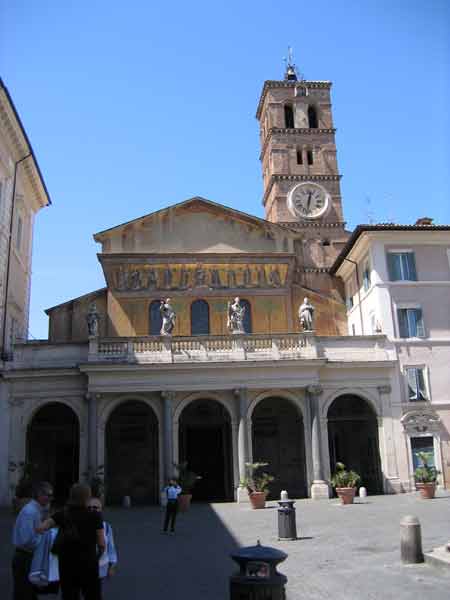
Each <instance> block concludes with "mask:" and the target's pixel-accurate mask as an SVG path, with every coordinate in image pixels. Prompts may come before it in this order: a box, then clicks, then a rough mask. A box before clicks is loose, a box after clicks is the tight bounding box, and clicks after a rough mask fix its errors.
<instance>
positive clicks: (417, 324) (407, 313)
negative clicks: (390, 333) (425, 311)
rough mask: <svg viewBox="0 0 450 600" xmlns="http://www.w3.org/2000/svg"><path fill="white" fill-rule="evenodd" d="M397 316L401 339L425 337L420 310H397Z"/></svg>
mask: <svg viewBox="0 0 450 600" xmlns="http://www.w3.org/2000/svg"><path fill="white" fill-rule="evenodd" d="M397 316H398V326H399V334H400V337H401V338H409V337H425V328H424V325H423V316H422V309H421V308H399V309H397Z"/></svg>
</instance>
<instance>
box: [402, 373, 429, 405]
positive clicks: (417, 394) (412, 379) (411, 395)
mask: <svg viewBox="0 0 450 600" xmlns="http://www.w3.org/2000/svg"><path fill="white" fill-rule="evenodd" d="M405 375H406V381H407V384H408V400H409V401H410V402H425V401H426V400H428V393H427V388H426V385H425V369H424V368H423V367H407V368H405Z"/></svg>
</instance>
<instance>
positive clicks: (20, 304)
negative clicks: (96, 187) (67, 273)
mask: <svg viewBox="0 0 450 600" xmlns="http://www.w3.org/2000/svg"><path fill="white" fill-rule="evenodd" d="M49 204H50V198H49V195H48V192H47V188H46V186H45V182H44V179H43V177H42V174H41V171H40V169H39V165H38V163H37V160H36V156H35V154H34V152H33V148H32V147H31V144H30V141H29V139H28V136H27V134H26V131H25V129H24V126H23V124H22V122H21V120H20V117H19V114H18V112H17V110H16V108H15V106H14V103H13V101H12V98H11V96H10V94H9V92H8V90H7V88H6V86H5V85H4V83H3V81H2V80H1V79H0V346H1V351H0V353H1V356H0V374H1V373H2V372H3V368H4V366H5V361H8V360H9V359H10V358H11V356H12V345H13V343H14V342H15V341H18V340H25V339H27V338H28V317H29V306H30V284H31V254H32V242H33V228H34V218H35V215H36V213H37V212H38V211H39V210H40V209H41V208H43V207H44V206H48V205H49ZM3 387H4V380H3V379H2V380H0V407H1V410H0V456H1V457H2V460H1V464H0V500H1V499H3V500H4V499H5V498H6V495H5V494H6V492H7V489H8V463H7V460H6V458H7V456H8V439H9V431H8V430H9V424H8V419H7V415H8V412H9V407H8V405H7V403H6V398H7V395H6V394H5V391H4V389H3Z"/></svg>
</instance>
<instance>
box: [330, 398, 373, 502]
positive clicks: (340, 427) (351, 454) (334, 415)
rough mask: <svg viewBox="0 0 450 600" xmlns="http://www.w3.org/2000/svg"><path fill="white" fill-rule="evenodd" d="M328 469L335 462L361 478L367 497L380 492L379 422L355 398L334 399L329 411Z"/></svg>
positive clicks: (358, 399)
mask: <svg viewBox="0 0 450 600" xmlns="http://www.w3.org/2000/svg"><path fill="white" fill-rule="evenodd" d="M328 444H329V449H330V468H331V472H332V473H334V471H335V468H336V463H337V462H342V463H344V465H345V466H346V467H347V468H348V469H353V470H354V471H356V472H357V473H358V474H359V475H360V476H361V485H363V486H364V487H366V488H367V491H368V492H369V493H370V494H381V493H383V478H382V475H381V461H380V451H379V443H378V421H377V417H376V414H375V413H374V411H373V410H372V408H371V406H370V405H369V404H368V403H367V402H366V401H365V400H363V398H360V397H359V396H354V395H350V394H349V395H345V396H340V397H339V398H336V400H334V402H333V403H332V405H331V406H330V408H329V409H328Z"/></svg>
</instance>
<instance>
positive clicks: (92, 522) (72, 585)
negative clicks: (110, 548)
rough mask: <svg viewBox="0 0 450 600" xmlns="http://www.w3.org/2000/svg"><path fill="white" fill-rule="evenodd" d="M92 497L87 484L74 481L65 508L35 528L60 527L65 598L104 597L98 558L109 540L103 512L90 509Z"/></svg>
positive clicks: (90, 599) (57, 543) (93, 599)
mask: <svg viewBox="0 0 450 600" xmlns="http://www.w3.org/2000/svg"><path fill="white" fill-rule="evenodd" d="M90 498H91V488H90V487H89V486H88V485H83V484H81V483H76V484H74V485H73V486H72V488H71V489H70V495H69V500H68V502H67V505H66V507H65V508H64V510H62V511H59V512H56V513H55V514H54V515H53V516H52V517H51V518H50V519H47V520H45V521H44V522H43V523H41V525H40V526H39V527H38V528H37V530H36V531H37V532H38V533H42V532H44V531H47V530H48V529H51V528H52V527H55V526H56V527H59V529H60V533H58V536H57V539H56V540H55V546H57V548H55V550H57V554H58V559H59V577H60V584H61V592H62V597H63V600H79V598H80V593H82V594H83V598H84V600H101V586H100V580H99V572H98V559H99V557H100V556H101V555H102V554H103V552H104V551H105V547H106V544H105V535H104V531H103V521H102V518H101V515H100V514H97V513H95V512H93V511H89V510H88V502H89V500H90ZM58 537H59V540H58Z"/></svg>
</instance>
